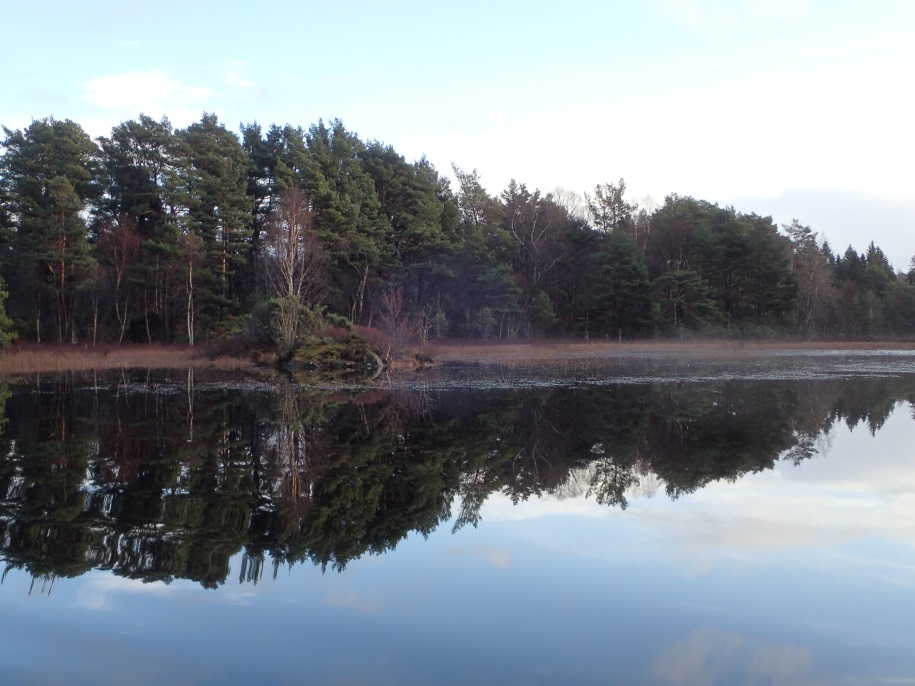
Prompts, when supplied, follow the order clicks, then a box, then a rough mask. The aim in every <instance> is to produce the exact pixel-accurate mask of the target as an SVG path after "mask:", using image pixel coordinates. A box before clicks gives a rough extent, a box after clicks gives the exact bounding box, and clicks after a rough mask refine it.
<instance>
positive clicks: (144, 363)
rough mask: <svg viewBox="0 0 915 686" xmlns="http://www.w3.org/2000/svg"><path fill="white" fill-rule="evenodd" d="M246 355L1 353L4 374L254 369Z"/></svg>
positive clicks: (32, 348)
mask: <svg viewBox="0 0 915 686" xmlns="http://www.w3.org/2000/svg"><path fill="white" fill-rule="evenodd" d="M254 366H255V363H254V361H252V360H251V359H248V358H244V357H210V356H208V355H207V352H206V350H205V348H194V347H192V346H188V345H158V344H142V345H115V344H106V345H95V346H93V345H86V346H83V345H59V344H40V345H39V344H34V343H29V344H25V343H24V344H22V345H16V344H13V345H12V346H11V347H10V348H8V349H7V350H6V351H4V352H3V353H2V354H0V374H5V375H17V374H36V373H45V372H49V373H50V372H79V371H93V370H95V371H102V370H109V369H185V368H189V367H196V368H206V369H228V370H231V369H236V370H244V369H251V368H253V367H254Z"/></svg>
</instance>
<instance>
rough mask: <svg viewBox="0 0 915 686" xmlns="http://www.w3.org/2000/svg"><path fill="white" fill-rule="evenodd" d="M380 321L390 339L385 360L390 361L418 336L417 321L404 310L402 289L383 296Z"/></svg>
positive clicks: (386, 292) (394, 289) (385, 293)
mask: <svg viewBox="0 0 915 686" xmlns="http://www.w3.org/2000/svg"><path fill="white" fill-rule="evenodd" d="M378 319H379V323H380V325H381V330H382V331H384V333H385V334H386V335H387V337H388V349H387V352H386V353H385V360H387V361H390V360H391V359H392V358H393V357H394V356H396V355H398V354H400V353H401V352H403V349H404V348H405V347H406V345H407V343H409V342H410V340H412V339H413V338H414V337H415V336H416V323H415V320H414V319H413V318H412V317H411V316H410V315H409V314H408V313H407V312H406V311H405V310H404V306H403V290H402V289H400V288H392V289H390V290H387V291H385V292H384V293H383V294H382V296H381V312H380V313H379V316H378Z"/></svg>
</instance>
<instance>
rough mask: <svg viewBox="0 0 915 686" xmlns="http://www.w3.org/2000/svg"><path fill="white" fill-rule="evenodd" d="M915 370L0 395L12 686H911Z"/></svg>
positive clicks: (610, 373)
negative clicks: (267, 685)
mask: <svg viewBox="0 0 915 686" xmlns="http://www.w3.org/2000/svg"><path fill="white" fill-rule="evenodd" d="M913 403H915V356H913V355H911V354H886V353H884V354H853V355H849V354H832V355H803V356H801V355H789V354H782V355H767V356H760V357H752V356H744V357H740V358H737V357H734V358H731V359H711V358H702V357H693V358H690V359H688V360H683V359H672V358H658V357H639V356H630V357H628V358H619V359H615V360H613V361H608V360H593V361H575V362H568V363H563V364H555V365H552V366H549V367H541V368H527V369H525V368H522V367H517V366H513V367H511V368H501V367H497V366H486V365H483V366H468V367H451V368H446V369H441V370H437V371H436V372H434V373H433V374H432V375H430V376H427V377H423V378H416V379H409V380H400V381H394V382H392V383H389V384H386V385H383V386H381V387H376V388H357V387H353V388H346V387H338V388H333V389H325V390H322V391H319V390H316V389H314V388H311V387H309V386H308V385H307V384H304V383H297V382H296V381H295V380H290V381H288V382H282V383H276V382H273V383H264V382H259V381H256V380H245V379H237V378H232V377H217V376H208V377H202V376H200V375H199V373H198V374H197V375H196V376H195V375H194V374H193V373H187V372H180V373H157V374H149V373H145V372H134V373H131V374H126V373H125V374H120V375H118V376H116V377H110V378H99V377H84V376H66V377H61V378H40V379H36V378H32V379H28V380H19V381H16V382H12V381H11V382H9V383H8V384H6V385H3V386H0V406H2V410H3V411H2V416H3V417H4V419H3V424H2V426H0V448H2V455H3V457H2V458H0V569H3V570H5V573H4V575H3V583H2V586H0V682H2V683H10V684H19V683H23V684H68V685H71V684H84V683H85V684H124V683H130V684H161V683H169V684H260V683H276V684H466V683H475V684H657V685H662V684H682V685H687V684H697V685H699V684H703V685H708V684H849V685H851V684H906V683H915V650H913V649H912V646H915V619H913V616H915V573H913V572H915V421H913V412H915V410H913V407H915V405H913Z"/></svg>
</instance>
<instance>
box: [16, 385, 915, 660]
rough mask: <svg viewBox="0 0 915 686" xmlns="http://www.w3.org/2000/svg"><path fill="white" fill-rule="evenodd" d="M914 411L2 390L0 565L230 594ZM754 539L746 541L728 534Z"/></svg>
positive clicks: (810, 405)
mask: <svg viewBox="0 0 915 686" xmlns="http://www.w3.org/2000/svg"><path fill="white" fill-rule="evenodd" d="M913 399H915V377H912V376H909V375H900V376H883V377H862V378H848V379H832V380H794V381H784V380H781V381H777V380H751V381H738V380H731V381H716V382H705V381H684V380H680V381H677V382H673V383H661V382H657V383H650V384H648V383H641V384H605V385H600V386H584V387H577V388H563V387H553V388H528V389H497V390H481V389H476V390H460V389H446V390H438V391H435V392H432V391H428V390H423V389H418V390H407V389H397V390H378V389H375V390H371V391H364V392H355V391H354V392H337V393H318V392H314V391H309V390H307V389H302V388H301V387H297V386H288V387H284V388H279V389H269V388H260V387H253V386H242V387H239V386H232V385H227V384H220V383H208V382H206V381H205V380H201V379H199V378H198V379H194V378H191V377H188V378H177V377H176V378H169V377H167V376H164V377H157V378H151V377H137V378H133V379H128V378H124V379H122V380H121V381H119V382H117V383H111V384H100V383H98V382H97V381H96V382H92V383H90V382H87V381H86V380H84V379H80V378H77V377H63V378H60V379H54V380H51V381H47V380H45V381H42V382H41V383H40V384H39V385H37V386H36V385H32V386H16V387H13V388H10V387H3V388H2V392H0V403H2V404H4V405H5V408H4V412H3V413H2V417H3V421H4V422H5V424H4V425H3V429H2V431H3V433H2V439H0V440H2V450H3V454H4V455H5V457H3V458H2V459H0V497H2V500H0V556H2V558H3V559H4V560H5V561H6V571H7V572H8V571H9V570H10V569H22V570H25V571H27V572H28V573H29V574H31V575H32V577H33V579H35V581H36V584H39V585H40V587H41V588H45V589H50V588H51V585H52V583H53V580H54V579H55V578H58V577H74V576H78V575H81V574H84V573H86V572H87V571H89V570H92V569H102V570H110V571H112V572H113V573H114V574H116V575H119V576H122V577H128V578H135V579H142V580H144V581H155V580H161V581H166V582H168V581H171V580H172V579H176V578H186V579H191V580H194V581H196V582H198V583H200V584H202V585H203V586H206V587H213V586H218V585H220V584H222V583H224V582H225V581H226V580H227V578H228V577H229V574H230V571H229V570H230V565H229V561H230V558H232V556H233V555H236V554H237V553H239V552H241V553H242V557H241V564H240V565H239V566H238V567H236V569H238V572H237V573H238V578H239V580H240V581H242V582H252V583H257V582H258V581H259V580H261V579H262V578H263V576H264V574H265V573H268V574H272V575H275V574H276V572H277V570H278V569H279V568H280V567H282V566H284V565H287V564H292V563H300V562H305V561H309V562H311V563H313V564H314V565H316V566H317V567H319V568H321V569H327V568H330V569H337V570H342V569H344V568H345V567H346V566H347V564H348V563H350V562H351V561H352V560H354V559H357V558H360V557H362V556H364V555H366V554H367V553H370V554H380V553H384V552H385V551H389V550H391V549H393V548H394V547H396V546H397V545H398V544H399V543H400V542H401V541H402V540H403V539H404V538H406V537H407V536H408V534H410V533H411V532H418V533H420V534H423V535H428V534H430V533H431V532H433V531H434V530H436V529H437V528H438V527H439V526H441V525H442V524H443V523H444V522H448V521H451V520H453V523H452V524H451V526H452V527H453V528H454V530H458V529H460V528H461V527H464V526H466V525H467V524H471V525H477V524H478V523H479V521H480V517H481V514H480V513H481V508H482V506H483V504H484V503H485V502H487V501H488V500H489V501H492V500H493V499H505V500H506V501H508V502H511V503H519V502H520V501H524V500H527V499H529V498H531V497H532V496H541V495H543V494H551V495H553V496H555V497H556V498H572V497H577V496H588V497H590V498H592V499H594V500H596V501H597V502H599V503H601V504H604V505H606V506H609V507H618V508H626V507H627V506H628V505H629V501H630V500H631V499H632V498H633V497H637V496H638V495H639V494H646V493H648V494H650V493H654V492H663V493H665V494H666V495H667V496H669V497H670V498H673V499H677V498H679V497H681V496H683V495H684V494H688V493H695V492H697V491H698V490H700V489H702V488H704V487H706V486H708V485H709V484H712V483H715V482H721V481H725V482H727V481H731V482H734V481H737V480H739V479H740V478H741V477H742V476H744V475H746V474H748V473H757V472H764V471H767V470H771V469H772V468H773V466H774V465H775V464H776V463H777V462H778V461H780V460H787V461H789V462H792V463H795V464H800V463H802V462H805V461H807V460H809V458H811V456H813V455H815V454H817V453H818V450H819V448H820V447H821V446H822V444H823V442H824V441H826V440H828V436H829V433H830V431H831V430H832V429H833V427H834V426H835V425H836V424H837V423H845V424H847V425H848V426H850V427H851V426H857V425H860V424H864V425H866V426H867V427H868V428H869V430H870V432H872V433H873V432H876V431H877V430H879V429H880V428H881V427H882V426H883V424H884V423H885V422H886V420H887V418H888V417H889V415H890V414H891V413H892V412H893V409H894V407H895V406H896V405H897V403H899V402H900V401H903V402H906V403H909V406H910V408H911V406H912V402H913ZM780 535H783V534H780ZM754 536H764V532H758V531H757V532H755V533H752V534H750V535H747V536H745V537H744V540H748V541H752V540H753V537H754ZM490 552H491V553H492V552H493V551H490ZM495 552H496V553H497V552H498V551H495ZM503 562H504V560H503ZM239 567H240V568H239ZM701 638H702V637H701V636H700V637H698V638H696V639H695V641H699V639H701ZM697 645H698V644H697ZM738 648H739V649H740V650H744V649H747V650H749V648H747V647H746V646H743V647H739V646H738V647H735V650H737V649H738ZM687 649H689V650H694V649H695V646H693V645H692V644H690V645H685V644H684V646H683V647H682V651H687ZM676 656H677V654H674V653H672V657H670V659H671V660H673V659H674V658H676Z"/></svg>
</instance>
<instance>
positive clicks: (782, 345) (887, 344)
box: [0, 340, 915, 376]
mask: <svg viewBox="0 0 915 686" xmlns="http://www.w3.org/2000/svg"><path fill="white" fill-rule="evenodd" d="M790 350H799V351H817V350H822V351H827V350H847V351H853V350H915V341H911V340H909V341H786V340H781V341H745V340H690V341H676V340H644V341H625V342H618V341H593V340H592V341H582V340H578V341H567V340H534V341H447V342H441V341H439V342H434V343H430V345H429V346H428V348H427V349H426V352H425V356H427V357H429V358H431V359H432V360H433V361H434V362H436V363H443V362H452V363H454V362H471V363H472V362H499V363H502V364H513V363H514V364H523V363H525V362H536V361H541V362H542V361H548V360H567V359H576V358H593V357H612V356H614V355H631V354H635V353H648V354H657V355H677V354H681V355H741V354H747V355H752V354H757V353H764V352H774V351H790ZM190 367H195V368H203V369H221V370H226V371H231V370H235V371H253V370H255V369H258V368H260V365H258V363H257V361H255V360H253V359H251V358H249V357H243V356H233V357H229V356H213V355H211V354H210V353H208V351H207V349H206V347H205V346H198V347H192V346H188V345H159V344H134V345H122V346H118V345H110V344H106V345H97V346H92V345H86V346H83V345H59V344H41V345H39V344H34V343H24V344H19V345H17V344H14V345H13V346H11V347H10V348H9V349H7V350H6V351H5V352H3V353H2V354H0V374H3V375H7V376H9V375H17V374H37V373H51V372H78V371H93V370H96V371H103V370H111V369H185V368H190Z"/></svg>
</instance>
